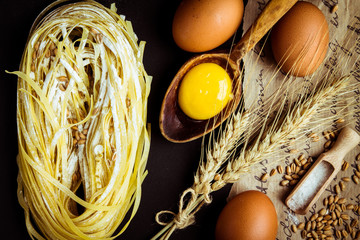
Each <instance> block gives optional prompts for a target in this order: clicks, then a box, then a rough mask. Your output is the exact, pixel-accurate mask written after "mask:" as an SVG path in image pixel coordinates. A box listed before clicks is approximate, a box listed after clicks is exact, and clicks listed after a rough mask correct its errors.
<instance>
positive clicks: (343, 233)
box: [341, 229, 349, 238]
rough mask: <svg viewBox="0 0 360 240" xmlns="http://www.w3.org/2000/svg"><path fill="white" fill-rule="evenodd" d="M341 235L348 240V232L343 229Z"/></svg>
mask: <svg viewBox="0 0 360 240" xmlns="http://www.w3.org/2000/svg"><path fill="white" fill-rule="evenodd" d="M341 234H342V235H343V237H344V238H346V237H347V236H348V235H349V234H348V232H347V231H346V230H345V229H343V230H342V231H341Z"/></svg>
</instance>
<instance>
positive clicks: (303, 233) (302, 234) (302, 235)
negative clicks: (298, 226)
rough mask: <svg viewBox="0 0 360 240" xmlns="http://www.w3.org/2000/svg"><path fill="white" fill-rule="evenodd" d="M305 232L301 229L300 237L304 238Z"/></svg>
mask: <svg viewBox="0 0 360 240" xmlns="http://www.w3.org/2000/svg"><path fill="white" fill-rule="evenodd" d="M306 234H307V232H306V230H302V231H301V238H306Z"/></svg>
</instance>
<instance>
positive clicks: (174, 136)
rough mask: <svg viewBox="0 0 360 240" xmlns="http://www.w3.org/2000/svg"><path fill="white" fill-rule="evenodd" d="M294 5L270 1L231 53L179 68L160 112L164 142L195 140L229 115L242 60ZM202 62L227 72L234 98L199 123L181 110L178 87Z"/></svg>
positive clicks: (203, 57) (284, 0)
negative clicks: (220, 109) (188, 73)
mask: <svg viewBox="0 0 360 240" xmlns="http://www.w3.org/2000/svg"><path fill="white" fill-rule="evenodd" d="M296 2H297V0H271V1H270V2H269V3H268V4H267V5H266V7H265V9H264V10H263V11H262V13H261V14H260V15H259V17H258V18H257V19H256V21H255V22H254V23H253V24H252V26H251V27H250V29H249V30H248V31H247V32H246V33H245V34H244V36H243V37H242V38H241V40H240V41H239V42H238V43H237V44H236V45H235V46H234V48H233V50H232V51H231V53H230V54H228V53H225V52H212V53H204V54H201V55H198V56H195V57H193V58H191V59H190V60H189V61H187V62H186V63H185V64H184V65H183V66H182V67H181V68H180V70H179V71H178V73H177V74H176V75H175V77H174V79H173V81H172V82H171V84H170V86H169V88H168V90H167V92H166V94H165V97H164V100H163V103H162V106H161V111H160V120H159V121H160V130H161V133H162V134H163V136H164V137H165V138H166V139H168V140H169V141H172V142H187V141H191V140H194V139H196V138H199V137H201V136H203V135H204V134H206V133H208V132H210V131H211V130H213V129H214V128H216V127H217V126H218V125H219V124H220V123H222V122H223V121H224V120H225V119H227V118H228V117H229V116H230V114H231V113H232V112H233V111H234V110H235V109H236V107H237V106H238V104H239V102H240V99H241V93H242V89H241V70H240V62H241V59H242V58H243V57H244V55H245V54H246V53H248V52H249V51H250V50H251V49H252V48H253V47H254V46H255V45H256V43H257V42H258V41H260V39H261V38H262V37H263V36H264V35H265V34H266V33H267V32H268V31H269V30H270V28H272V26H273V25H274V24H275V23H276V22H277V21H278V20H279V19H280V18H281V17H282V16H283V15H284V14H285V13H286V12H287V11H288V10H289V9H290V8H291V7H292V6H293V5H294V4H295V3H296ZM204 62H211V63H216V64H218V65H220V66H221V67H223V68H224V69H226V71H227V73H228V74H229V76H230V78H231V79H233V94H234V98H233V99H232V100H231V101H229V103H228V104H227V107H225V108H224V109H223V111H222V112H221V113H220V114H219V115H218V116H215V117H213V118H210V119H208V120H203V121H199V120H194V119H191V118H189V117H188V116H186V115H185V114H184V113H183V112H182V111H181V109H180V107H179V105H178V99H177V96H178V87H179V86H180V84H181V80H182V79H183V77H184V76H185V74H186V73H187V72H188V71H189V70H190V69H191V68H193V67H194V66H196V65H198V64H200V63H204Z"/></svg>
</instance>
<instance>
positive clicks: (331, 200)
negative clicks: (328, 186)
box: [329, 195, 334, 205]
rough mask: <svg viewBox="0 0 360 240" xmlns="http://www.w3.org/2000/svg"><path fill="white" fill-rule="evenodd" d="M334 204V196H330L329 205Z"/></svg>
mask: <svg viewBox="0 0 360 240" xmlns="http://www.w3.org/2000/svg"><path fill="white" fill-rule="evenodd" d="M333 202H334V196H333V195H330V196H329V205H331V204H332V203H333Z"/></svg>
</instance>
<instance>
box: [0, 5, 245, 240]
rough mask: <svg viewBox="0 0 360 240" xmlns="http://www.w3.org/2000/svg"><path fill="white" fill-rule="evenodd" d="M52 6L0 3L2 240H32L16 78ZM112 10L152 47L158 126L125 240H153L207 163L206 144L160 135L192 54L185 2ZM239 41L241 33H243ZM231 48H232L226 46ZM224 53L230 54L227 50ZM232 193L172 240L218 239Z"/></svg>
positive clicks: (148, 56) (149, 63)
mask: <svg viewBox="0 0 360 240" xmlns="http://www.w3.org/2000/svg"><path fill="white" fill-rule="evenodd" d="M51 2H53V1H51V0H38V1H29V0H16V1H5V0H0V11H1V14H0V17H1V19H0V24H1V28H0V29H1V37H0V41H1V42H0V81H1V87H0V88H1V93H0V116H1V117H0V119H1V123H0V148H1V150H0V153H1V158H0V159H1V160H0V161H2V163H1V168H0V169H1V171H0V184H1V189H0V191H1V197H0V199H1V202H0V204H1V205H0V206H1V210H2V211H1V216H2V224H1V225H0V226H1V227H0V229H1V232H0V234H1V239H15V240H17V239H30V237H29V235H28V233H27V230H26V226H25V220H24V214H23V210H22V208H21V207H20V205H19V204H18V201H17V196H16V189H17V182H16V178H17V172H18V169H17V165H16V155H17V151H18V150H17V129H16V94H17V92H16V84H17V79H16V77H15V76H14V75H9V74H6V73H5V70H9V71H15V70H18V66H19V63H20V60H21V56H22V52H23V50H24V47H25V43H26V39H27V36H28V33H29V30H30V27H31V25H32V23H33V21H34V20H35V18H36V16H37V15H38V14H39V13H40V12H41V11H42V9H44V8H45V7H46V6H47V5H49V4H50V3H51ZM99 2H100V3H102V4H104V5H105V6H107V7H110V4H111V3H113V2H115V3H116V6H117V8H118V13H119V14H122V15H125V16H126V18H127V19H128V20H130V21H131V22H132V24H133V28H134V31H135V33H136V34H137V36H138V38H139V39H140V40H144V41H146V42H147V44H146V47H145V55H144V65H145V68H146V70H147V72H148V74H149V75H152V76H153V83H152V89H151V93H150V97H149V108H148V121H149V122H150V123H151V125H152V137H151V151H150V156H149V160H148V165H147V169H148V171H149V174H148V176H147V177H146V179H145V181H144V183H143V189H142V193H143V195H142V199H141V205H140V208H139V210H138V212H137V214H136V215H135V217H134V219H133V220H132V222H131V224H130V226H129V227H128V229H127V230H126V231H125V233H124V234H123V235H121V236H120V237H119V239H150V238H151V237H152V236H154V235H155V234H156V233H157V232H158V231H159V230H161V226H159V225H158V224H157V223H156V222H155V214H156V213H157V212H159V211H161V210H172V211H175V212H177V208H178V201H179V198H180V195H181V193H182V192H183V191H184V190H185V189H186V188H188V187H190V186H191V185H192V183H193V173H194V172H195V171H196V168H197V166H198V162H199V159H200V150H201V139H200V140H196V141H193V142H190V143H182V144H175V143H171V142H169V141H167V140H165V138H163V137H162V135H161V133H160V131H159V124H158V118H159V112H160V107H161V103H162V99H163V97H164V95H165V92H166V89H167V87H168V86H169V84H170V82H171V80H172V78H173V76H174V75H175V74H176V72H177V70H178V69H179V68H180V67H181V65H182V64H183V63H184V62H185V61H186V60H187V59H188V58H190V57H191V56H193V54H191V53H187V52H184V51H182V50H181V49H179V48H178V47H177V46H176V45H175V43H174V41H173V39H172V35H171V24H172V18H173V15H174V12H175V10H176V8H177V6H178V4H179V3H180V0H107V1H99ZM238 34H239V33H238ZM226 44H228V43H226ZM226 44H225V45H223V46H221V48H226V47H227V45H226ZM229 188H230V186H227V187H225V188H223V189H222V190H220V191H218V192H216V193H214V194H212V197H213V202H212V204H210V205H207V206H204V207H203V208H202V209H201V210H200V212H198V213H197V215H196V223H195V224H194V225H192V226H190V227H188V228H186V229H183V230H178V231H176V232H175V233H174V234H173V236H172V238H171V239H174V240H176V239H187V240H191V239H213V238H214V228H215V224H216V219H217V216H218V214H219V212H220V211H221V209H222V207H223V206H224V204H225V199H226V196H227V194H228V191H229Z"/></svg>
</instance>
